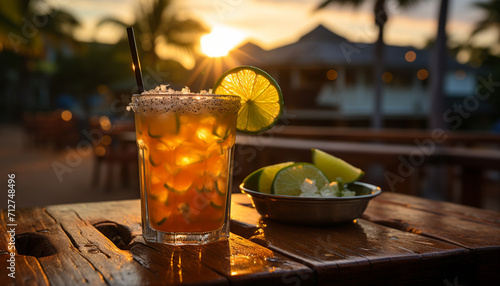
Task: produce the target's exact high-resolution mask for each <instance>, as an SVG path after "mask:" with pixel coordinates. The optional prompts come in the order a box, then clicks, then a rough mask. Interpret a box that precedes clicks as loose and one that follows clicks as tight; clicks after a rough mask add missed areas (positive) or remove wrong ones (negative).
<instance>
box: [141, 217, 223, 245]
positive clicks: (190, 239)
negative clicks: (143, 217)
mask: <svg viewBox="0 0 500 286" xmlns="http://www.w3.org/2000/svg"><path fill="white" fill-rule="evenodd" d="M142 234H143V236H144V239H145V240H146V241H149V242H157V243H165V244H171V245H202V244H207V243H212V242H216V241H220V240H226V239H227V238H228V237H229V224H227V223H226V224H225V225H224V226H223V227H222V228H220V229H218V230H214V231H209V232H182V233H178V232H162V231H158V230H155V229H153V228H151V226H150V225H149V223H147V222H146V223H144V222H143V227H142Z"/></svg>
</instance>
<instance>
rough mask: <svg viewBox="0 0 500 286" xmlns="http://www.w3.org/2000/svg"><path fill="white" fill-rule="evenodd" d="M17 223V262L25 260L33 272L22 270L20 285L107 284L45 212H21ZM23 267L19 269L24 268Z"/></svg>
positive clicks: (31, 210) (18, 213)
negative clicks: (46, 281) (34, 283)
mask: <svg viewBox="0 0 500 286" xmlns="http://www.w3.org/2000/svg"><path fill="white" fill-rule="evenodd" d="M16 223H17V227H16V260H17V259H18V260H19V261H22V260H23V259H24V261H26V264H25V265H26V267H27V268H30V269H31V270H29V269H27V268H25V269H18V270H19V271H20V273H25V276H23V278H22V280H20V281H19V283H18V281H17V280H16V284H19V285H23V284H29V283H23V281H40V283H41V284H43V283H44V281H45V280H46V279H48V282H49V283H50V284H51V285H81V284H91V285H101V284H105V281H104V280H103V278H102V276H101V275H100V273H99V272H98V271H96V269H95V268H94V267H93V266H92V265H91V264H90V263H89V262H88V261H87V260H86V259H85V258H84V257H83V256H82V255H80V253H79V252H78V251H77V250H76V249H75V248H74V246H73V244H72V243H71V241H70V239H69V238H68V237H67V236H66V234H65V233H64V231H63V230H62V229H61V227H60V225H59V224H58V223H57V222H56V221H55V220H54V219H53V218H52V217H50V215H48V214H47V213H46V212H45V209H42V208H34V209H24V210H17V211H16ZM2 226H4V225H2ZM23 257H24V258H23ZM22 265H23V264H21V265H19V267H21V268H24V266H22ZM5 271H6V269H3V268H2V270H1V273H2V275H3V274H5V275H7V274H6V273H5ZM16 279H17V278H16Z"/></svg>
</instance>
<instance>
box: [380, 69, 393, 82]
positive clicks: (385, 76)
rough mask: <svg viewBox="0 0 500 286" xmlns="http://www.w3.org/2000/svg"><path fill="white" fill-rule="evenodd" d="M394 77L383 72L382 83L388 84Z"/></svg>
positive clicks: (389, 73)
mask: <svg viewBox="0 0 500 286" xmlns="http://www.w3.org/2000/svg"><path fill="white" fill-rule="evenodd" d="M393 78H394V76H393V75H392V73H391V72H385V73H383V74H382V81H383V82H385V83H390V82H391V81H392V79H393Z"/></svg>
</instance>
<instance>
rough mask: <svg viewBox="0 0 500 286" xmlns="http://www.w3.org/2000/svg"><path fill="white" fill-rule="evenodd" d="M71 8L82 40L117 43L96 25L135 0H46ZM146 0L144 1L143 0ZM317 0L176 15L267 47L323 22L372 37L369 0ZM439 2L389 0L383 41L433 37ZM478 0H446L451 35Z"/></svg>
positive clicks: (279, 0) (200, 5) (129, 11)
mask: <svg viewBox="0 0 500 286" xmlns="http://www.w3.org/2000/svg"><path fill="white" fill-rule="evenodd" d="M51 1H52V2H53V3H57V4H55V5H60V6H62V7H63V8H65V9H67V10H69V11H71V12H73V13H74V14H75V15H76V16H77V17H78V18H79V19H80V20H81V21H82V23H83V27H82V28H81V29H80V30H79V31H78V33H77V37H78V38H79V39H81V40H84V41H91V40H93V39H94V40H98V41H103V42H108V43H113V42H116V41H117V39H118V38H119V37H120V36H121V35H123V34H122V33H123V31H121V30H118V29H113V28H111V27H107V28H102V29H100V30H97V29H96V27H95V25H96V23H97V22H98V21H99V19H101V18H103V17H115V18H118V19H121V20H123V21H124V22H127V23H132V22H133V19H134V10H135V8H136V5H138V4H139V3H140V1H139V0H51ZM146 1H147V0H146ZM321 2H322V0H182V1H180V0H178V1H177V2H176V3H177V7H178V11H179V12H178V13H179V15H180V16H185V15H186V16H188V15H190V16H191V17H194V18H196V19H199V20H200V21H201V22H203V23H205V25H206V26H207V27H209V28H213V27H223V28H231V29H232V30H233V31H234V30H235V31H237V32H238V33H239V37H238V38H239V39H240V41H242V42H244V41H247V40H252V41H254V42H256V43H257V44H259V45H261V46H262V47H264V48H267V49H270V48H274V47H277V46H281V45H284V44H288V43H291V42H294V41H296V40H297V39H298V38H299V37H300V36H301V35H303V34H304V33H306V32H308V31H309V30H311V29H313V28H314V27H316V26H317V25H318V24H324V25H325V26H326V27H328V28H329V29H331V30H332V31H334V32H336V33H337V34H339V35H341V36H343V37H346V38H348V39H350V40H352V41H359V42H373V41H374V40H375V39H376V35H377V30H376V28H375V27H374V25H373V17H372V12H371V11H372V7H373V1H366V4H365V5H363V6H362V7H359V8H357V9H353V8H349V7H339V6H329V7H328V8H326V9H324V10H322V11H320V12H316V13H314V12H313V10H314V8H315V7H316V6H317V5H318V3H321ZM439 2H440V1H436V0H423V1H422V3H421V4H420V5H418V6H417V7H414V8H412V9H410V10H400V9H399V8H398V7H397V6H394V5H392V4H391V3H394V1H388V3H390V4H389V5H388V10H389V12H390V20H389V22H388V24H387V26H386V38H385V40H386V42H387V43H388V44H394V45H405V46H415V47H417V48H421V47H423V46H424V45H425V43H426V42H427V41H428V40H429V39H432V38H434V37H435V33H436V25H437V24H436V19H437V15H438V8H439ZM474 2H481V1H479V0H450V9H449V21H448V27H447V29H448V34H449V36H450V39H451V40H454V41H465V40H466V39H467V38H468V36H469V33H470V31H471V30H472V29H473V27H474V23H476V22H477V21H478V20H479V19H481V18H482V16H483V15H482V13H481V11H479V10H478V9H475V8H474V7H473V3H474ZM490 39H492V37H491V35H488V33H485V34H484V35H483V36H482V37H479V38H478V42H479V43H480V44H482V45H487V44H488V43H489V41H490Z"/></svg>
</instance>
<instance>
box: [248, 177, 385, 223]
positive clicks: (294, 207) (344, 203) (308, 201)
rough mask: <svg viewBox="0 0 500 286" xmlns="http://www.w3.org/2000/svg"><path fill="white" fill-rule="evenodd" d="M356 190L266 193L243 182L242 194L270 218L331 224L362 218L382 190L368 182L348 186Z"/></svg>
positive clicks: (287, 221)
mask: <svg viewBox="0 0 500 286" xmlns="http://www.w3.org/2000/svg"><path fill="white" fill-rule="evenodd" d="M347 188H348V189H349V190H351V191H355V192H356V196H355V197H345V198H343V197H341V198H316V197H310V198H309V197H297V196H281V195H279V196H278V195H272V194H265V193H260V192H256V191H252V190H249V189H247V188H246V187H245V186H244V184H241V185H240V189H241V191H242V192H243V193H245V194H248V195H250V196H251V197H252V200H253V204H254V206H255V208H256V209H257V212H259V214H260V215H261V216H262V217H265V218H269V219H271V220H275V221H280V222H285V223H294V224H301V225H328V224H335V223H342V222H349V221H353V220H354V219H355V218H358V217H360V216H361V215H362V214H363V212H364V211H365V209H366V207H367V206H368V202H369V201H370V200H371V199H372V198H374V197H376V196H378V195H379V194H380V193H381V192H382V190H381V189H380V188H379V187H377V186H374V185H370V184H366V183H359V182H355V183H351V184H349V185H348V186H347Z"/></svg>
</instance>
